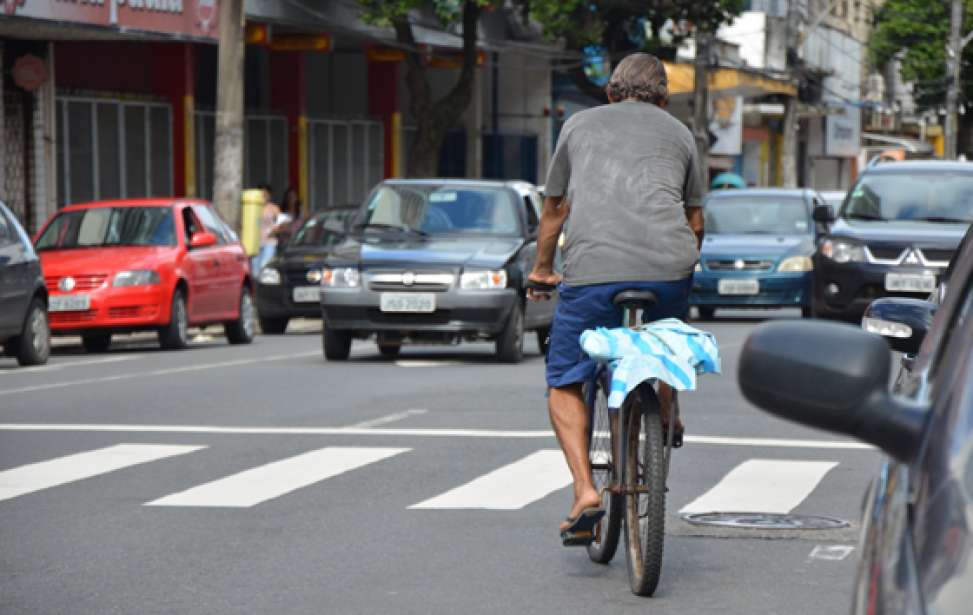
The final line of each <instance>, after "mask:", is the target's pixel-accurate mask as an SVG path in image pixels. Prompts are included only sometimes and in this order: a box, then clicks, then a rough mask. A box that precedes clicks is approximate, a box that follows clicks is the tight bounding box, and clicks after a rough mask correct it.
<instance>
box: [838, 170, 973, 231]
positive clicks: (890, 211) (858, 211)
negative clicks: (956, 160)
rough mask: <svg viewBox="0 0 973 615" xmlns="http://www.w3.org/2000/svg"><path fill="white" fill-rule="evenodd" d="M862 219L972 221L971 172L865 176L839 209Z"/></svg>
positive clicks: (972, 189) (972, 190)
mask: <svg viewBox="0 0 973 615" xmlns="http://www.w3.org/2000/svg"><path fill="white" fill-rule="evenodd" d="M841 217H843V218H857V219H863V220H927V221H930V222H971V221H973V173H910V174H908V175H906V174H902V175H892V174H890V173H881V174H875V175H871V176H867V175H866V176H865V177H863V178H862V180H861V181H860V182H859V183H858V185H857V186H855V190H854V192H852V193H851V197H850V198H849V199H848V203H847V204H846V205H845V207H844V208H843V209H842V210H841Z"/></svg>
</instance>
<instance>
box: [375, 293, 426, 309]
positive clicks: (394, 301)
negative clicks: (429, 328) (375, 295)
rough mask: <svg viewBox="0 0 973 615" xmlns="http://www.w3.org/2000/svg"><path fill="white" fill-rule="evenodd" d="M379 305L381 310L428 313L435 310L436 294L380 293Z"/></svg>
mask: <svg viewBox="0 0 973 615" xmlns="http://www.w3.org/2000/svg"><path fill="white" fill-rule="evenodd" d="M379 307H380V308H381V310H382V311H383V312H413V313H419V314H428V313H430V312H435V311H436V295H434V294H432V293H382V295H381V297H380V298H379Z"/></svg>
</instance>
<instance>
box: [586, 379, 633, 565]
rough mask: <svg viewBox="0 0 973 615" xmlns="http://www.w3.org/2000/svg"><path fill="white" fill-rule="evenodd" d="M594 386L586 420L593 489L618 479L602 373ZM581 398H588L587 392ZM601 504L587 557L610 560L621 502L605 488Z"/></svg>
mask: <svg viewBox="0 0 973 615" xmlns="http://www.w3.org/2000/svg"><path fill="white" fill-rule="evenodd" d="M588 386H591V385H588ZM594 386H595V391H594V397H593V399H592V401H593V404H592V408H591V419H590V420H589V421H588V459H589V462H590V463H591V464H592V468H591V478H592V479H593V481H594V483H595V489H598V490H599V491H600V490H601V489H602V488H603V487H606V486H609V485H611V484H615V485H617V484H618V483H619V482H620V481H619V474H620V472H618V468H617V464H616V463H615V460H616V459H618V455H617V451H618V442H617V434H616V433H614V432H612V430H611V423H610V420H609V414H608V387H607V382H606V381H605V378H604V377H601V378H598V379H597V380H596V381H595V383H594ZM586 393H587V391H586ZM585 399H589V397H588V395H587V394H586V395H585ZM606 434H607V435H606ZM606 464H607V465H608V466H609V468H607V469H603V468H596V467H595V466H596V465H597V466H604V465H606ZM602 506H604V507H605V516H604V517H602V518H601V521H600V522H599V523H598V526H597V527H596V528H595V540H594V541H592V542H591V543H590V544H589V545H588V547H587V549H588V557H589V558H590V559H591V561H593V562H596V563H598V564H607V563H609V562H611V561H612V559H613V558H614V557H615V552H616V551H617V550H618V541H619V538H620V537H621V534H622V511H623V506H624V502H623V499H622V496H621V495H620V494H618V493H612V492H611V491H608V490H607V489H606V490H605V491H604V492H603V494H602Z"/></svg>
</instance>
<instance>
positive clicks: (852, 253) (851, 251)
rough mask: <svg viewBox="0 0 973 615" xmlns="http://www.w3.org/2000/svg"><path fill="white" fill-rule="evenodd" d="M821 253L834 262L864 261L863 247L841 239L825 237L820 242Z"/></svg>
mask: <svg viewBox="0 0 973 615" xmlns="http://www.w3.org/2000/svg"><path fill="white" fill-rule="evenodd" d="M821 254H822V255H824V256H826V257H828V258H830V259H831V260H833V261H834V262H836V263H863V262H865V247H864V246H862V245H860V244H857V243H852V242H850V241H844V240H841V239H825V240H824V241H823V242H821Z"/></svg>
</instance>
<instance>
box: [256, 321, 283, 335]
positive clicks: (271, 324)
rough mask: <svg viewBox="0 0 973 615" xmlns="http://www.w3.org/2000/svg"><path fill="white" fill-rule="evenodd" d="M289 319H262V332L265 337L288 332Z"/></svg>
mask: <svg viewBox="0 0 973 615" xmlns="http://www.w3.org/2000/svg"><path fill="white" fill-rule="evenodd" d="M287 321H288V319H287V318H261V319H260V331H261V332H262V333H263V334H265V335H281V334H283V333H284V331H286V330H287Z"/></svg>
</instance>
